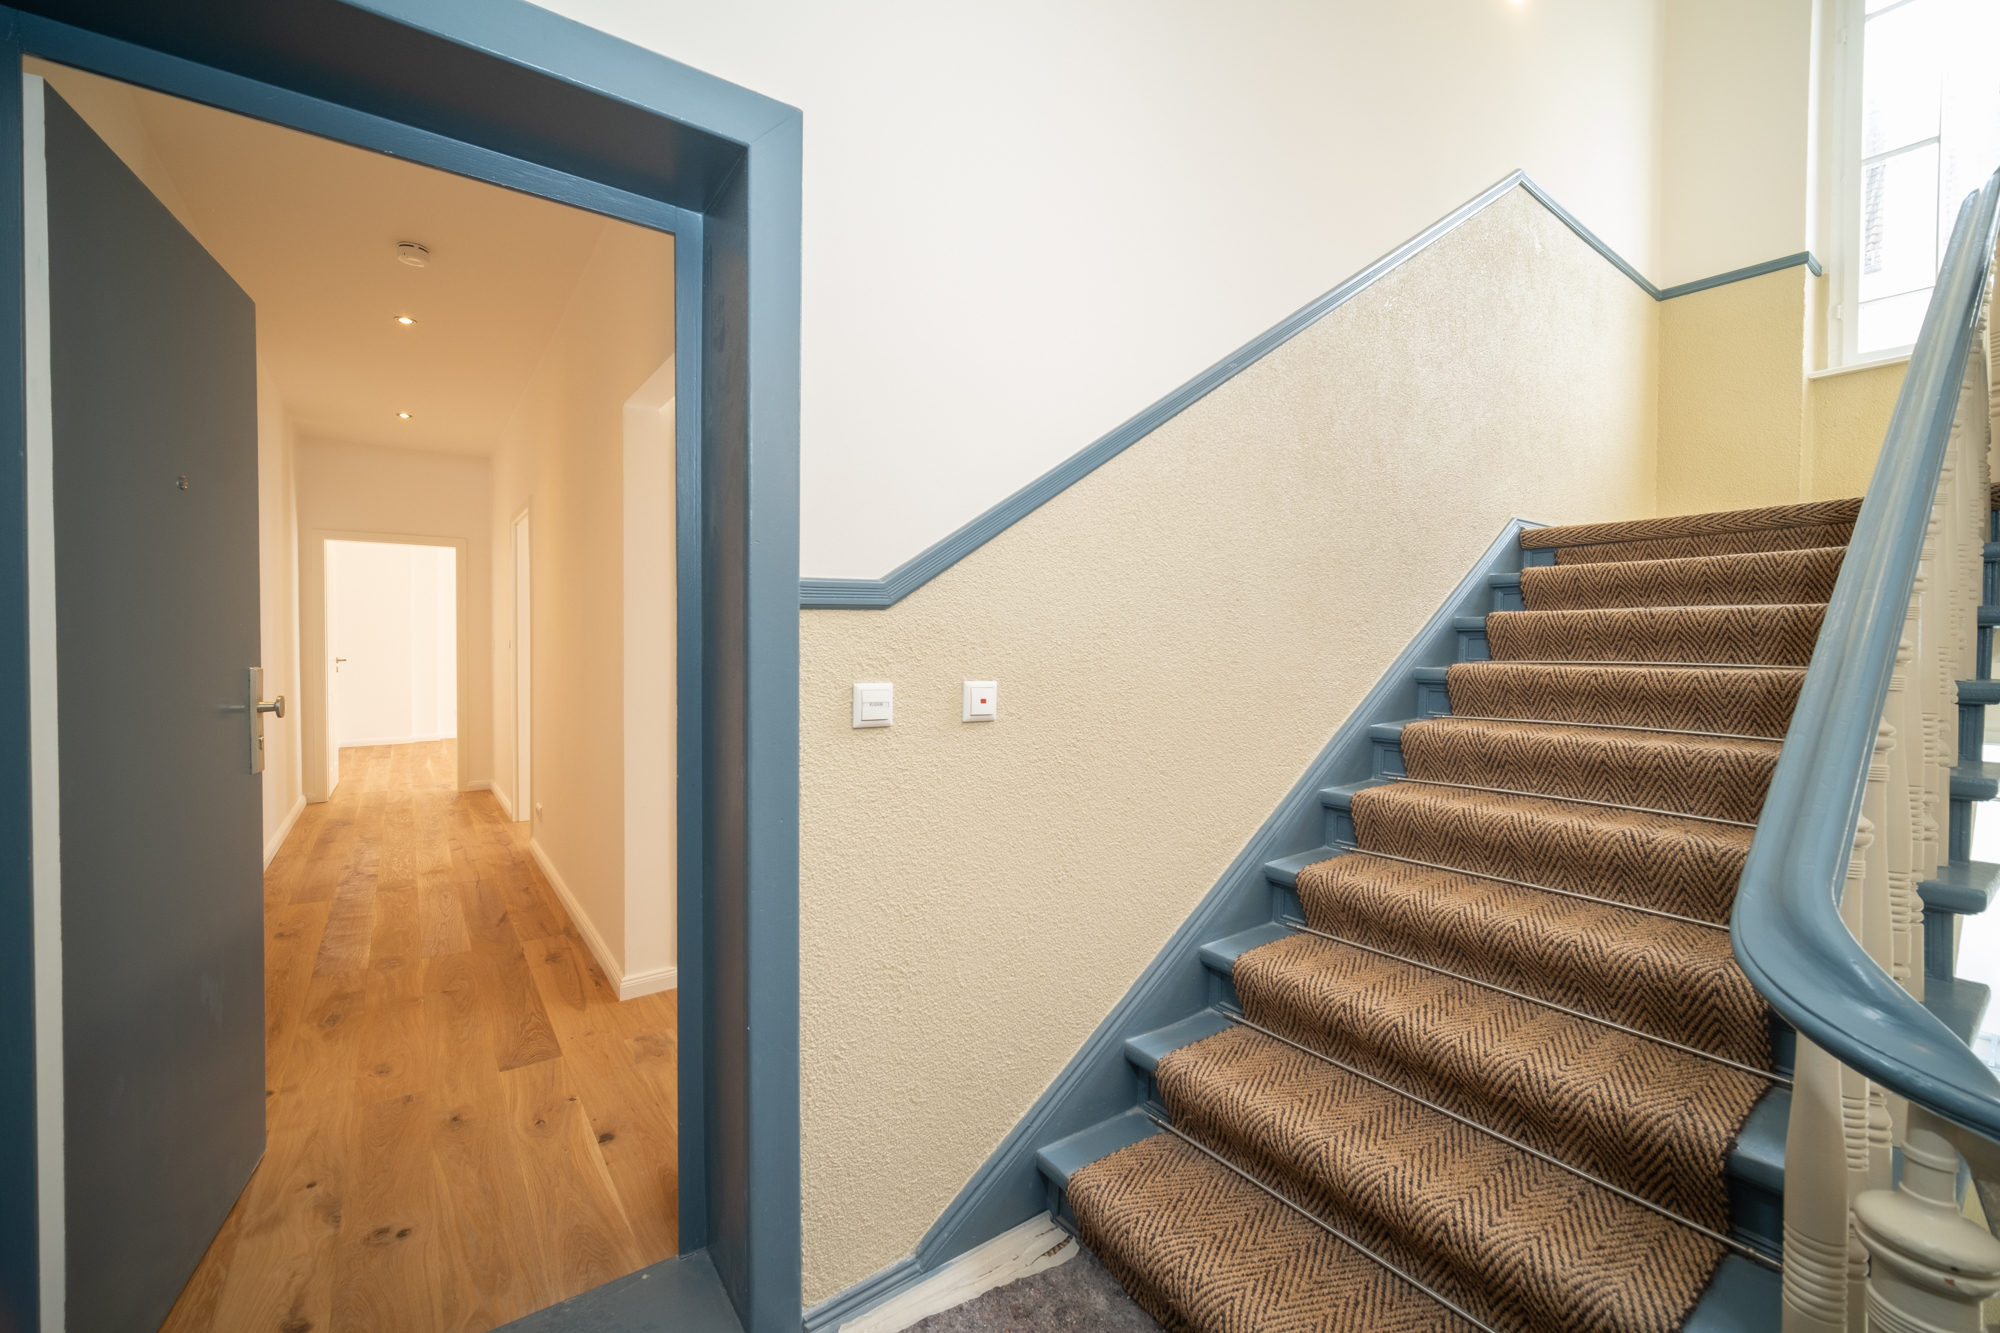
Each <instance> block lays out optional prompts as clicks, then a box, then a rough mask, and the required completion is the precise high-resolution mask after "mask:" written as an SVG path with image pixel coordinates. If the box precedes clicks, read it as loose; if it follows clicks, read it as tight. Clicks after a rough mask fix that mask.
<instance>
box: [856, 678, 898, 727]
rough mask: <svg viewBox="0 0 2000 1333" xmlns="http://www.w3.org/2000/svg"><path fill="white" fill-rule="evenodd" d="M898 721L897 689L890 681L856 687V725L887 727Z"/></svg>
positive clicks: (858, 684) (857, 685) (857, 684)
mask: <svg viewBox="0 0 2000 1333" xmlns="http://www.w3.org/2000/svg"><path fill="white" fill-rule="evenodd" d="M895 720H896V687H895V686H894V685H892V684H890V683H889V682H888V681H886V680H884V681H876V682H873V683H871V684H866V685H864V684H861V683H859V682H856V684H855V686H854V725H855V726H857V727H886V726H888V725H890V724H891V723H893V722H894V721H895Z"/></svg>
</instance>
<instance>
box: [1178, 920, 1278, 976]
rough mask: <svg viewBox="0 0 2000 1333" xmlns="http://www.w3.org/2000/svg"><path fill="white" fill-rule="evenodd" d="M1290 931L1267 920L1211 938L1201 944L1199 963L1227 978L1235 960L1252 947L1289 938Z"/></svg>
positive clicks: (1233, 967)
mask: <svg viewBox="0 0 2000 1333" xmlns="http://www.w3.org/2000/svg"><path fill="white" fill-rule="evenodd" d="M1291 936H1292V932H1291V931H1289V930H1287V929H1285V928H1284V927H1283V926H1281V925H1279V924H1278V923H1277V922H1275V921H1267V922H1265V923H1264V924H1263V925H1261V926H1252V927H1250V929H1248V930H1239V931H1237V932H1236V933H1235V934H1234V935H1229V936H1225V937H1224V938H1222V939H1219V940H1212V941H1210V942H1209V943H1207V944H1204V945H1202V946H1201V963H1202V966H1203V967H1206V968H1207V969H1208V970H1209V971H1211V972H1213V973H1215V974H1216V975H1217V976H1220V977H1223V978H1227V977H1228V976H1229V975H1230V974H1231V973H1232V972H1234V971H1235V970H1236V960H1237V959H1239V958H1241V957H1242V956H1243V955H1244V954H1246V953H1249V952H1250V951H1251V950H1252V949H1261V948H1263V947H1264V946H1265V945H1267V944H1275V943H1276V942H1278V941H1279V940H1285V939H1290V938H1291Z"/></svg>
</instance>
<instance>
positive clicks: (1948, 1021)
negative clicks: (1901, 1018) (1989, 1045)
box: [1924, 976, 1993, 1046]
mask: <svg viewBox="0 0 2000 1333" xmlns="http://www.w3.org/2000/svg"><path fill="white" fill-rule="evenodd" d="M1992 998H1993V988H1992V987H1991V986H1988V985H1986V984H1985V983H1983V982H1978V981H1967V980H1966V979H1965V978H1963V977H1932V976H1926V977H1925V978H1924V1008H1926V1009H1928V1010H1930V1011H1931V1016H1932V1017H1933V1018H1935V1019H1937V1021H1938V1022H1940V1023H1942V1024H1944V1025H1945V1026H1946V1027H1948V1028H1950V1029H1951V1032H1952V1035H1953V1036H1955V1037H1957V1038H1958V1039H1959V1040H1960V1041H1962V1042H1964V1043H1965V1044H1966V1045H1967V1046H1970V1045H1971V1044H1972V1039H1973V1038H1974V1037H1976V1036H1978V1035H1979V1020H1980V1019H1982V1018H1984V1017H1986V1005H1987V1003H1988V1002H1989V1001H1990V1000H1992Z"/></svg>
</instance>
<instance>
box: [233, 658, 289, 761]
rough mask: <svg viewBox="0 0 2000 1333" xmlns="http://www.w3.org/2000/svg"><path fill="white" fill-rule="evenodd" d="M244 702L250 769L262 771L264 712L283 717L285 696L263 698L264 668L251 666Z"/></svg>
mask: <svg viewBox="0 0 2000 1333" xmlns="http://www.w3.org/2000/svg"><path fill="white" fill-rule="evenodd" d="M244 702H245V704H246V705H247V707H245V708H244V710H243V711H244V712H245V713H246V714H248V715H249V718H250V771H251V772H252V773H262V772H263V771H264V714H266V713H276V714H277V715H278V716H279V717H283V716H284V715H285V696H284V695H282V694H281V695H279V696H278V697H277V698H276V699H275V700H269V701H267V700H266V699H265V698H264V668H263V667H251V668H250V693H249V698H248V699H246V700H245V701H244Z"/></svg>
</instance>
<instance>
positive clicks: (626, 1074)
mask: <svg viewBox="0 0 2000 1333" xmlns="http://www.w3.org/2000/svg"><path fill="white" fill-rule="evenodd" d="M528 953H529V967H530V968H531V969H532V970H533V972H534V974H535V980H536V981H537V982H538V983H539V984H540V986H541V988H542V998H543V1002H544V1005H545V1007H546V1009H547V1011H548V1014H549V1018H550V1021H551V1022H552V1023H553V1024H554V1027H555V1030H556V1036H557V1039H558V1040H559V1041H560V1042H561V1043H562V1048H563V1051H564V1054H565V1057H566V1059H565V1061H564V1064H565V1067H566V1069H567V1070H568V1073H569V1076H570V1079H571V1081H572V1082H573V1083H574V1084H575V1086H576V1089H577V1091H578V1093H579V1094H580V1095H581V1099H582V1104H583V1106H584V1109H585V1111H586V1113H587V1115H588V1117H589V1121H590V1132H591V1137H592V1138H593V1139H594V1140H595V1143H596V1151H597V1154H598V1155H599V1156H600V1157H601V1158H603V1160H604V1165H605V1169H606V1170H607V1171H608V1172H609V1173H610V1176H611V1180H612V1184H613V1186H614V1187H615V1189H616V1191H617V1195H618V1198H619V1199H620V1201H621V1202H623V1204H624V1205H625V1216H626V1220H627V1222H628V1223H629V1224H630V1226H631V1228H632V1235H633V1238H634V1241H635V1243H636V1244H637V1245H638V1247H639V1250H640V1253H641V1254H642V1256H643V1261H644V1262H645V1263H649V1264H650V1263H657V1262H659V1261H660V1260H662V1259H667V1258H671V1257H672V1256H673V1254H674V1253H675V1252H676V1249H677V1247H678V1241H679V1232H680V1228H679V1215H680V1173H679V1167H678V1161H677V1144H678V1133H679V1126H678V1125H677V1123H676V1116H675V1113H674V1103H673V1100H672V1099H671V1096H669V1097H662V1096H661V1093H660V1089H659V1088H658V1087H657V1086H656V1085H655V1083H654V1081H653V1080H652V1079H651V1078H650V1077H648V1071H647V1070H646V1069H644V1068H643V1067H642V1059H643V1055H642V1053H641V1051H640V1050H638V1049H636V1048H635V1047H634V1046H633V1044H632V1043H631V1042H630V1041H629V1040H628V1039H627V1036H626V1033H625V1031H624V1030H623V1028H624V1026H625V1025H624V1024H623V1023H621V1022H620V1021H619V1019H618V1018H617V1017H616V1016H615V1015H616V1014H617V1013H618V1012H619V1011H622V1010H627V1009H636V1008H646V1009H651V1010H653V1011H655V1013H656V1014H657V1013H658V1012H659V1011H660V1009H661V1006H659V1005H657V1004H649V1003H648V1002H649V1001H654V1000H658V999H662V998H664V999H665V1000H667V1001H668V1004H667V1006H666V1008H665V1014H666V1027H667V1028H668V1029H669V1030H671V1029H672V1026H673V1019H672V1013H673V1011H672V1000H673V996H672V994H671V992H669V993H668V994H667V995H666V996H664V997H661V996H650V995H648V996H642V997H641V998H639V999H637V1000H631V1001H627V1002H626V1003H625V1004H623V1005H621V1004H619V1003H618V998H617V992H616V990H615V989H614V988H613V987H612V986H611V984H610V982H609V980H607V979H606V978H605V976H604V974H603V972H602V971H600V970H599V969H598V968H597V966H596V964H595V963H593V962H592V961H591V959H590V953H589V950H588V949H587V948H586V947H585V946H584V944H583V942H582V941H581V940H579V939H577V938H576V937H575V936H574V935H562V936H558V937H556V938H554V939H546V940H540V941H538V942H537V943H536V944H535V945H534V946H532V947H531V948H530V949H529V951H528ZM567 1057H574V1058H567Z"/></svg>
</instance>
